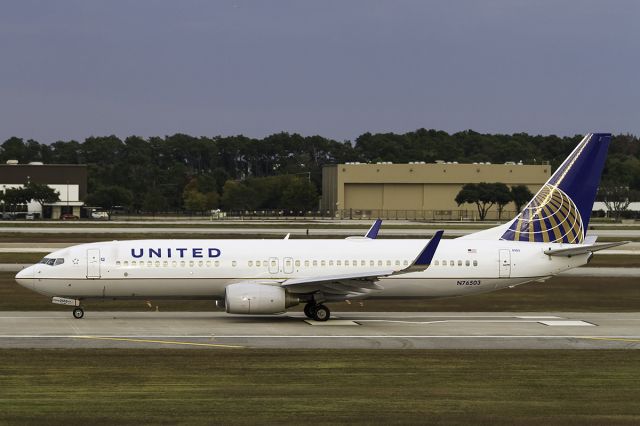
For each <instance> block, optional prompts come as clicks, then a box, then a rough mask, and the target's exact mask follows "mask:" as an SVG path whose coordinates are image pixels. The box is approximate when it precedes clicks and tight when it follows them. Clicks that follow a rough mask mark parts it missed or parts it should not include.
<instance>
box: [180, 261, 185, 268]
mask: <svg viewBox="0 0 640 426" xmlns="http://www.w3.org/2000/svg"><path fill="white" fill-rule="evenodd" d="M185 265H186V263H184V260H181V261H180V267H181V268H184V266H185Z"/></svg>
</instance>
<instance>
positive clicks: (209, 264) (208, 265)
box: [205, 260, 211, 268]
mask: <svg viewBox="0 0 640 426" xmlns="http://www.w3.org/2000/svg"><path fill="white" fill-rule="evenodd" d="M205 265H207V268H211V261H210V260H207V263H205Z"/></svg>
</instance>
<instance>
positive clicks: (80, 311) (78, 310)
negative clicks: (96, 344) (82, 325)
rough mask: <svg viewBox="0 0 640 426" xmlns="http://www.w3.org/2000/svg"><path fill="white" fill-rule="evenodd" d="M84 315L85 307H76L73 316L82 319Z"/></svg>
mask: <svg viewBox="0 0 640 426" xmlns="http://www.w3.org/2000/svg"><path fill="white" fill-rule="evenodd" d="M83 316H84V309H82V308H75V309H74V310H73V317H74V318H75V319H81V318H82V317H83Z"/></svg>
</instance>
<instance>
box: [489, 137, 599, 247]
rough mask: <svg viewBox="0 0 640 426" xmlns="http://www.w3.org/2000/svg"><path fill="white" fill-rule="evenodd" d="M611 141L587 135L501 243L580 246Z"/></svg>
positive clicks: (515, 221) (517, 218)
mask: <svg viewBox="0 0 640 426" xmlns="http://www.w3.org/2000/svg"><path fill="white" fill-rule="evenodd" d="M610 141H611V134H609V133H590V134H588V135H586V136H585V137H584V139H582V141H581V142H580V143H579V144H578V146H577V147H576V148H575V149H574V150H573V152H572V153H571V154H570V155H569V157H567V159H566V160H564V162H563V163H562V164H561V165H560V167H559V168H558V170H556V172H555V173H554V174H553V176H551V178H549V180H548V181H547V183H545V184H544V185H543V186H542V188H540V190H539V191H538V193H537V194H536V195H535V196H534V197H533V199H532V200H531V201H529V204H527V206H526V207H525V208H524V209H523V210H522V212H521V213H520V214H519V215H518V216H516V218H515V219H514V220H513V221H512V222H511V223H510V224H509V226H508V228H507V230H506V232H505V233H504V234H503V235H502V237H501V238H500V239H502V240H511V241H530V242H533V241H536V242H554V243H582V242H583V241H584V239H585V236H586V233H587V227H588V225H589V219H590V217H591V210H592V209H593V202H594V201H595V198H596V191H597V190H598V185H599V183H600V175H601V174H602V169H603V168H604V162H605V160H606V158H607V149H608V148H609V142H610Z"/></svg>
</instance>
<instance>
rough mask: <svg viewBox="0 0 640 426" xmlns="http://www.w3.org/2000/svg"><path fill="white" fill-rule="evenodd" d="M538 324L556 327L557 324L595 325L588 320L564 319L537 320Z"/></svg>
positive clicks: (572, 325) (574, 325)
mask: <svg viewBox="0 0 640 426" xmlns="http://www.w3.org/2000/svg"><path fill="white" fill-rule="evenodd" d="M539 322H540V324H543V325H550V326H554V327H558V326H570V327H595V324H591V323H590V322H586V321H570V320H564V321H562V320H561V321H539Z"/></svg>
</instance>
